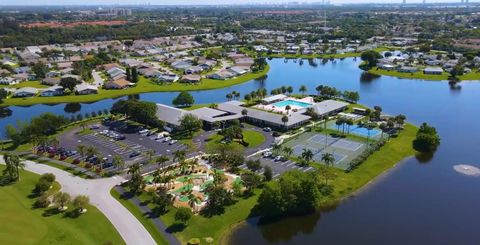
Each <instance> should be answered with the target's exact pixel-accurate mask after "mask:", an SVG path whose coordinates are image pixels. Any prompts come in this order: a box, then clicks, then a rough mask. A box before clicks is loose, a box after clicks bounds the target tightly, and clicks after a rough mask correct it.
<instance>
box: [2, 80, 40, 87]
mask: <svg viewBox="0 0 480 245" xmlns="http://www.w3.org/2000/svg"><path fill="white" fill-rule="evenodd" d="M24 87H32V88H48V87H49V86H47V85H43V84H41V83H40V81H25V82H21V83H18V84H14V85H0V88H24Z"/></svg>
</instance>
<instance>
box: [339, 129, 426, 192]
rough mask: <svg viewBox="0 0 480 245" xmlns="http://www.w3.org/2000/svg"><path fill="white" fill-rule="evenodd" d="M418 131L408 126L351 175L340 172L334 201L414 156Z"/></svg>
mask: <svg viewBox="0 0 480 245" xmlns="http://www.w3.org/2000/svg"><path fill="white" fill-rule="evenodd" d="M417 129H418V128H417V127H415V126H414V125H412V124H406V127H405V129H404V130H403V131H402V132H400V134H399V136H398V137H397V138H392V139H390V141H389V142H388V143H387V144H386V145H385V146H383V147H382V148H381V150H380V151H377V152H375V153H373V154H372V155H371V156H370V157H369V158H368V159H367V160H366V161H365V162H364V163H362V164H361V165H360V166H359V167H358V168H357V169H355V170H353V171H352V172H350V173H345V172H343V171H340V170H338V171H337V178H336V179H335V181H334V182H333V183H334V186H335V195H334V196H333V197H332V199H340V198H343V197H345V196H347V195H349V194H351V193H352V192H353V191H356V190H358V189H359V188H361V187H362V186H364V185H365V184H367V183H368V182H370V181H371V180H372V179H374V178H375V177H377V176H378V175H380V174H381V173H383V172H385V171H387V170H388V169H390V168H392V167H393V166H395V165H396V164H397V163H399V162H400V161H402V160H404V159H405V158H407V157H409V156H413V155H414V154H415V150H414V149H413V148H412V141H413V140H414V139H415V135H416V133H417ZM330 201H331V200H330Z"/></svg>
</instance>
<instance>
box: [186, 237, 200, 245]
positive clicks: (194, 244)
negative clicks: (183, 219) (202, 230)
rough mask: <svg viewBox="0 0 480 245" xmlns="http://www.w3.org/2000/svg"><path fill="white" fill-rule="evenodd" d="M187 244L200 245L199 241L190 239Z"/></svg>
mask: <svg viewBox="0 0 480 245" xmlns="http://www.w3.org/2000/svg"><path fill="white" fill-rule="evenodd" d="M188 244H189V245H199V244H200V239H198V238H192V239H190V240H188Z"/></svg>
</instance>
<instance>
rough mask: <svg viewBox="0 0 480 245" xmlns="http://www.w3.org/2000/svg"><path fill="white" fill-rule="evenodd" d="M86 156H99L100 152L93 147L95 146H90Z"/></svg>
mask: <svg viewBox="0 0 480 245" xmlns="http://www.w3.org/2000/svg"><path fill="white" fill-rule="evenodd" d="M85 154H86V155H87V156H88V157H92V156H94V155H97V154H98V150H97V148H95V147H93V146H91V145H90V146H88V147H87V149H86V150H85Z"/></svg>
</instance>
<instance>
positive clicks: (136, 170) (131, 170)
mask: <svg viewBox="0 0 480 245" xmlns="http://www.w3.org/2000/svg"><path fill="white" fill-rule="evenodd" d="M141 168H142V166H141V165H140V164H139V163H135V164H132V165H130V167H128V171H127V174H130V176H134V175H137V174H140V169H141Z"/></svg>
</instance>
